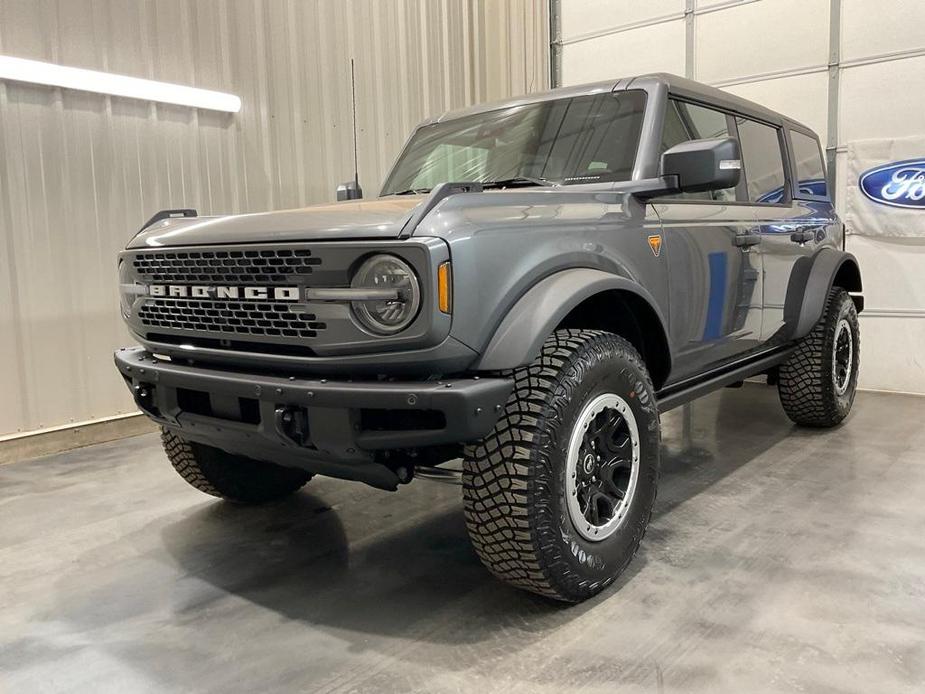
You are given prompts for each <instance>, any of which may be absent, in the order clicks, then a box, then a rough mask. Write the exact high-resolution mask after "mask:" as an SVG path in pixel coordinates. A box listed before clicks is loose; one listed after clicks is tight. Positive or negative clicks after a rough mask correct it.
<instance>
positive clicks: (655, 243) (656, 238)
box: [649, 234, 662, 258]
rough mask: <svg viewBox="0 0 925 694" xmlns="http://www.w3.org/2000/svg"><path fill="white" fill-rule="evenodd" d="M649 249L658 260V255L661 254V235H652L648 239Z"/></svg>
mask: <svg viewBox="0 0 925 694" xmlns="http://www.w3.org/2000/svg"><path fill="white" fill-rule="evenodd" d="M649 248H651V249H652V252H653V253H654V254H655V257H656V258H658V254H659V253H661V252H662V235H661V234H652V236H650V237H649Z"/></svg>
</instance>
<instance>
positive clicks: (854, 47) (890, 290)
mask: <svg viewBox="0 0 925 694" xmlns="http://www.w3.org/2000/svg"><path fill="white" fill-rule="evenodd" d="M551 1H552V7H551V9H552V16H553V33H554V44H553V63H554V65H553V71H554V79H556V80H557V83H558V84H560V85H571V84H580V83H583V82H591V81H596V80H602V79H609V78H611V77H624V76H629V75H633V74H639V73H642V72H651V71H665V72H673V73H675V74H679V75H686V76H688V77H691V78H693V79H696V80H699V81H701V82H706V83H709V84H712V85H714V86H718V87H721V88H723V89H726V90H728V91H730V92H733V93H735V94H738V95H740V96H743V97H745V98H748V99H752V100H754V101H757V102H759V103H761V104H764V105H766V106H769V107H770V108H773V109H775V110H778V111H781V112H782V113H785V114H787V115H789V116H792V117H794V118H796V119H797V120H800V121H802V122H804V123H806V124H807V125H809V126H810V127H812V128H814V129H815V130H816V131H817V132H818V133H819V135H820V137H821V138H822V141H823V142H824V143H826V144H827V145H828V146H829V157H830V161H833V163H834V164H835V176H836V183H837V185H836V191H835V192H836V204H837V206H838V208H839V212H840V213H843V214H844V212H845V209H846V199H847V198H848V197H849V193H850V194H852V195H854V194H857V193H855V192H854V191H857V190H858V187H857V186H858V176H857V175H856V173H857V171H858V170H859V166H860V170H864V168H865V167H869V168H872V167H873V166H874V165H875V164H889V163H890V159H891V158H892V159H897V158H901V159H923V160H925V2H921V1H920V0H878V1H877V2H873V1H872V0H732V1H729V0H647V1H646V2H638V1H637V0H551ZM556 33H558V37H555V34H556ZM556 39H557V40H556ZM896 138H913V139H904V140H901V141H900V142H899V143H894V144H893V145H892V146H891V145H890V143H889V142H888V141H891V140H894V139H896ZM871 140H880V141H884V142H883V143H882V144H881V146H876V143H875V146H873V148H871V147H870V143H869V141H871ZM852 146H853V147H852ZM864 148H866V151H868V152H871V151H872V152H873V154H870V155H869V156H870V157H872V158H871V159H870V160H869V161H868V160H864V161H863V162H861V163H860V164H858V165H854V166H850V167H849V162H848V156H849V149H850V150H851V151H852V152H855V151H861V150H862V149H864ZM849 168H850V169H851V170H852V171H853V172H855V173H854V174H853V175H849V173H848V172H849ZM923 174H925V172H923ZM852 189H853V191H852ZM922 192H923V193H925V188H922ZM858 195H859V194H858ZM860 199H861V200H864V202H863V203H862V204H866V205H872V207H870V208H869V210H868V211H869V212H870V213H871V215H873V216H872V217H871V216H870V215H868V216H866V217H864V218H863V219H864V220H865V224H864V228H856V225H855V226H854V227H853V226H852V222H853V221H854V220H855V219H859V218H856V217H852V216H849V217H848V222H849V232H850V234H851V235H850V236H849V238H848V241H847V245H848V250H849V251H851V252H853V253H854V254H855V255H857V256H858V258H859V260H860V262H861V270H862V273H863V277H864V289H865V295H866V302H867V307H868V308H867V309H866V310H865V312H864V314H863V317H862V326H863V327H862V330H863V338H864V359H863V367H862V372H861V386H862V387H867V388H878V389H886V390H899V391H912V392H918V393H925V359H923V358H921V357H920V356H919V355H920V354H921V347H920V345H922V344H925V320H923V319H925V207H923V208H918V209H917V210H916V211H915V212H909V211H906V212H905V213H904V215H905V216H904V217H902V218H901V219H902V220H903V230H902V232H901V233H902V234H903V235H902V236H901V237H895V236H893V237H888V236H884V235H881V234H880V232H881V229H880V225H878V224H876V223H870V220H871V219H873V220H874V221H876V219H877V218H878V215H882V216H886V215H889V214H891V210H890V208H888V207H882V206H880V207H878V206H876V205H874V203H871V202H869V201H867V200H865V199H864V198H863V197H860ZM894 227H895V225H894Z"/></svg>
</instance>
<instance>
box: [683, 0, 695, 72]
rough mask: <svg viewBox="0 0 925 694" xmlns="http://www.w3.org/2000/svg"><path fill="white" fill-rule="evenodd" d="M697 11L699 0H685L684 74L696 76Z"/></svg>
mask: <svg viewBox="0 0 925 694" xmlns="http://www.w3.org/2000/svg"><path fill="white" fill-rule="evenodd" d="M696 11H697V0H684V76H685V77H688V78H690V79H693V78H694V74H695V73H696V71H697V70H696V67H697V63H696V61H695V57H696V56H695V45H696V39H697V28H696V26H695V25H694V20H695V18H696V16H697V15H696Z"/></svg>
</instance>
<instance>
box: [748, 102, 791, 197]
mask: <svg viewBox="0 0 925 694" xmlns="http://www.w3.org/2000/svg"><path fill="white" fill-rule="evenodd" d="M736 124H737V125H738V128H739V145H740V146H741V148H742V159H743V160H744V161H743V164H744V165H745V178H746V179H747V181H748V199H749V200H750V201H751V202H764V203H774V202H781V201H782V200H783V199H784V197H785V196H784V183H785V181H786V179H785V177H784V160H783V158H782V157H781V151H780V138H779V137H778V129H777V128H774V127H771V126H770V125H764V124H763V123H758V122H756V121H753V120H748V119H747V118H741V117H739V118H736Z"/></svg>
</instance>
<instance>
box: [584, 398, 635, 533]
mask: <svg viewBox="0 0 925 694" xmlns="http://www.w3.org/2000/svg"><path fill="white" fill-rule="evenodd" d="M638 474H639V430H638V427H637V425H636V420H635V417H634V416H633V412H632V410H631V409H630V407H629V405H628V404H627V403H626V401H625V400H623V399H622V398H621V397H619V396H618V395H615V394H613V393H607V394H604V395H600V396H598V397H596V398H594V399H593V400H591V401H590V402H589V403H588V404H587V405H585V407H584V408H583V409H582V411H581V413H580V414H579V415H578V420H577V422H576V426H575V429H574V431H573V432H572V437H571V440H570V441H569V451H568V458H567V465H566V475H567V477H566V483H567V484H566V486H567V489H566V493H567V495H568V506H569V516H570V517H571V520H572V524H573V525H574V526H575V528H576V529H577V530H578V532H579V534H581V535H582V536H583V537H584V538H585V539H587V540H592V541H600V540H603V539H605V538H607V537H609V536H610V535H612V534H613V533H614V532H616V530H617V528H619V526H620V524H621V523H622V522H623V519H624V517H625V515H626V512H627V510H628V509H629V506H630V503H631V502H632V498H633V493H634V492H635V488H636V479H637V477H638Z"/></svg>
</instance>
